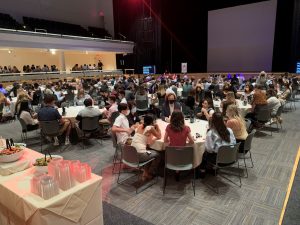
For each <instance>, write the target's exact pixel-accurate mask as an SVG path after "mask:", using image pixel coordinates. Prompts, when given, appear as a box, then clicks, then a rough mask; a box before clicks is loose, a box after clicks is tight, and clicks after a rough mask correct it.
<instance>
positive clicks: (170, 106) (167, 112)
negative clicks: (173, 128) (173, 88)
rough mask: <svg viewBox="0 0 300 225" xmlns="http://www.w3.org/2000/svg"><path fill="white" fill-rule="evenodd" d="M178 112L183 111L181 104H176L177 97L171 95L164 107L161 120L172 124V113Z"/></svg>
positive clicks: (167, 97) (168, 96)
mask: <svg viewBox="0 0 300 225" xmlns="http://www.w3.org/2000/svg"><path fill="white" fill-rule="evenodd" d="M175 110H177V111H182V109H181V105H180V103H179V102H176V96H175V94H174V93H169V94H168V95H167V96H166V101H165V103H164V105H163V108H162V115H161V119H162V120H163V121H166V122H168V123H169V122H170V117H171V115H172V113H173V112H174V111H175Z"/></svg>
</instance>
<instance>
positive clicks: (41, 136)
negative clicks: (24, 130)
mask: <svg viewBox="0 0 300 225" xmlns="http://www.w3.org/2000/svg"><path fill="white" fill-rule="evenodd" d="M41 153H43V135H42V132H41Z"/></svg>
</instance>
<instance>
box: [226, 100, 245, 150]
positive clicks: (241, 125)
mask: <svg viewBox="0 0 300 225" xmlns="http://www.w3.org/2000/svg"><path fill="white" fill-rule="evenodd" d="M226 116H227V118H228V119H227V121H226V127H228V128H230V129H231V130H232V131H233V134H234V137H235V139H236V142H237V143H241V144H240V147H239V152H240V153H243V152H244V143H245V140H246V138H247V137H248V132H247V128H246V124H245V120H244V119H243V118H242V117H241V116H240V115H239V112H238V108H237V106H236V105H229V106H228V107H227V111H226Z"/></svg>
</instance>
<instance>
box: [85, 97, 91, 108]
mask: <svg viewBox="0 0 300 225" xmlns="http://www.w3.org/2000/svg"><path fill="white" fill-rule="evenodd" d="M83 104H84V105H85V107H89V106H92V105H93V100H92V99H91V98H87V99H85V100H84V102H83Z"/></svg>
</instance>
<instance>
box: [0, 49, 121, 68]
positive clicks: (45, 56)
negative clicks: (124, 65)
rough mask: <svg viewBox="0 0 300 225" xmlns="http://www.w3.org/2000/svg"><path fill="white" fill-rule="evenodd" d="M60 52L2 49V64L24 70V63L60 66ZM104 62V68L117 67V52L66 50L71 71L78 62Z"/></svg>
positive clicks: (67, 63)
mask: <svg viewBox="0 0 300 225" xmlns="http://www.w3.org/2000/svg"><path fill="white" fill-rule="evenodd" d="M59 55H60V54H59V52H57V53H56V54H55V55H52V54H51V53H49V52H40V51H38V50H32V51H29V50H12V53H11V54H9V53H8V51H7V50H0V65H1V66H9V65H10V66H17V68H18V69H19V70H20V71H22V69H23V65H32V64H34V65H40V66H43V65H44V64H47V65H48V66H50V65H56V66H57V67H58V68H61V66H60V59H59ZM99 59H100V60H101V61H102V63H103V70H115V69H116V56H115V53H88V54H87V55H86V54H83V53H75V52H67V51H66V52H65V65H66V70H67V71H69V70H70V69H71V68H72V67H73V66H74V65H75V64H76V63H78V64H79V65H81V64H82V65H83V64H94V63H95V64H97V62H98V60H99Z"/></svg>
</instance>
